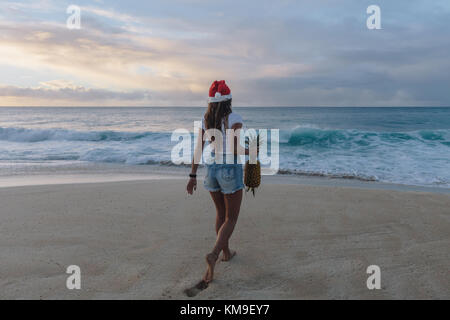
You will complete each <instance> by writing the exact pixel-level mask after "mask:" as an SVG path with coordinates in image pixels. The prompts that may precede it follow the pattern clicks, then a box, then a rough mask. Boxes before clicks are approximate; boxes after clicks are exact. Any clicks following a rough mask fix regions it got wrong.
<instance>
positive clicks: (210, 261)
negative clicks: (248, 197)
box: [203, 190, 242, 283]
mask: <svg viewBox="0 0 450 320" xmlns="http://www.w3.org/2000/svg"><path fill="white" fill-rule="evenodd" d="M224 200H225V209H226V217H225V222H224V223H223V224H222V226H221V227H220V229H219V232H218V234H217V240H216V245H215V246H214V248H213V250H212V251H211V253H209V254H208V255H207V256H206V263H207V265H208V269H207V271H206V274H205V277H204V279H203V280H204V281H205V282H207V283H209V282H211V281H212V280H213V277H214V267H215V265H216V261H217V259H218V257H219V254H220V251H222V250H224V249H225V250H226V249H228V241H229V240H230V237H231V234H232V233H233V230H234V227H235V226H236V222H237V220H238V217H239V211H240V209H241V202H242V190H239V191H237V192H235V193H233V194H226V195H224ZM228 250H229V249H228ZM228 253H229V254H230V255H229V258H231V257H232V254H231V252H228Z"/></svg>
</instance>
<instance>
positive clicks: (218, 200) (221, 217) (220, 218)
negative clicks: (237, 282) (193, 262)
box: [210, 191, 236, 261]
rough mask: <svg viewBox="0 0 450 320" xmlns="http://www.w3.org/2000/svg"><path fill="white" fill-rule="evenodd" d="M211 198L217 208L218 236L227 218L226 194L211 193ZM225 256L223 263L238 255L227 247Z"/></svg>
mask: <svg viewBox="0 0 450 320" xmlns="http://www.w3.org/2000/svg"><path fill="white" fill-rule="evenodd" d="M210 194H211V198H212V199H213V201H214V205H215V206H216V213H217V215H216V235H217V234H219V230H220V228H221V227H222V225H223V223H224V222H225V218H226V207H225V197H224V194H223V193H222V192H220V191H218V192H210ZM222 251H223V256H222V261H229V260H231V258H233V257H234V256H235V255H236V251H232V250H230V248H229V247H228V243H227V246H226V247H225V248H223V250H222Z"/></svg>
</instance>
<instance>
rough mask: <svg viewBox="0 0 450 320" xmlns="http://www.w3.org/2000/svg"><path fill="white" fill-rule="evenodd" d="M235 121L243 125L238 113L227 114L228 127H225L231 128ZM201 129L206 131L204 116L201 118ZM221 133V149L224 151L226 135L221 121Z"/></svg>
mask: <svg viewBox="0 0 450 320" xmlns="http://www.w3.org/2000/svg"><path fill="white" fill-rule="evenodd" d="M236 123H242V125H244V123H243V121H242V117H241V116H240V115H239V114H237V113H236V112H232V113H230V114H229V115H228V128H227V129H231V128H232V127H233V125H235V124H236ZM202 129H203V130H205V131H206V126H205V118H203V120H202ZM222 135H223V149H222V150H224V151H225V150H226V139H227V135H226V130H225V124H224V123H222ZM226 153H232V152H226Z"/></svg>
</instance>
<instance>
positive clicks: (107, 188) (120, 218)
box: [0, 180, 450, 299]
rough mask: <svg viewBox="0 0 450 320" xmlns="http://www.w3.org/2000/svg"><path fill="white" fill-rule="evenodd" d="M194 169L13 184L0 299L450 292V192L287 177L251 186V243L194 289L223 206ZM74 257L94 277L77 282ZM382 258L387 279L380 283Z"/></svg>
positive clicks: (246, 225)
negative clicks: (195, 183)
mask: <svg viewBox="0 0 450 320" xmlns="http://www.w3.org/2000/svg"><path fill="white" fill-rule="evenodd" d="M184 182H185V181H184V180H166V181H161V180H148V181H128V182H126V181H125V182H108V183H91V184H73V185H48V186H26V187H14V188H0V202H1V204H2V206H1V209H0V211H1V214H0V230H1V231H0V244H1V247H2V248H1V250H0V275H1V278H0V298H1V299H24V298H25V299H110V298H111V299H382V298H387V299H403V298H405V299H422V298H423V299H431V298H436V299H448V298H450V291H449V288H450V282H449V277H448V271H449V266H450V249H449V248H450V224H449V218H450V214H449V210H448V208H449V207H450V197H449V195H448V194H432V193H419V192H399V191H392V190H364V189H357V188H345V187H335V186H331V187H325V186H305V185H278V184H267V185H263V186H262V188H261V189H260V190H259V192H258V193H257V196H256V198H253V197H251V196H250V194H247V195H246V196H244V203H243V206H242V211H241V216H240V220H239V223H238V226H237V229H236V231H235V233H234V235H233V238H232V242H231V247H232V248H234V249H236V250H237V252H238V254H237V256H236V257H235V258H234V259H233V260H232V261H231V262H227V263H225V262H221V263H219V264H218V265H217V269H216V279H215V281H214V282H213V283H212V284H210V286H209V287H208V288H207V289H205V290H203V291H200V292H196V293H198V294H197V295H196V296H195V297H192V298H188V297H187V296H186V294H185V290H186V289H188V288H191V287H193V286H194V285H195V284H196V283H197V282H198V280H200V278H201V276H202V274H203V272H204V268H205V265H204V255H205V254H206V253H207V252H208V250H209V249H210V248H211V246H212V245H213V242H214V239H215V234H214V227H213V226H214V219H215V216H214V215H215V212H214V208H213V204H212V202H211V201H210V199H209V198H208V197H209V195H208V194H207V193H206V192H205V191H204V190H203V189H202V188H201V187H200V188H199V189H200V190H199V192H197V193H196V194H195V195H194V196H191V197H188V196H187V194H186V193H185V191H184ZM69 265H78V266H79V267H80V268H81V285H82V288H81V290H68V289H67V288H66V279H67V277H68V276H69V275H68V274H66V273H65V272H66V268H67V266H69ZM369 265H378V266H379V267H380V268H381V284H382V288H381V290H368V289H367V287H366V280H367V277H368V276H369V275H367V274H366V268H367V267H368V266H369Z"/></svg>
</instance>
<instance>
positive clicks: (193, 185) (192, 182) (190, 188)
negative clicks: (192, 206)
mask: <svg viewBox="0 0 450 320" xmlns="http://www.w3.org/2000/svg"><path fill="white" fill-rule="evenodd" d="M186 190H187V193H189V194H193V193H194V191H195V190H197V178H190V179H189V182H188V184H187V187H186Z"/></svg>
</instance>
